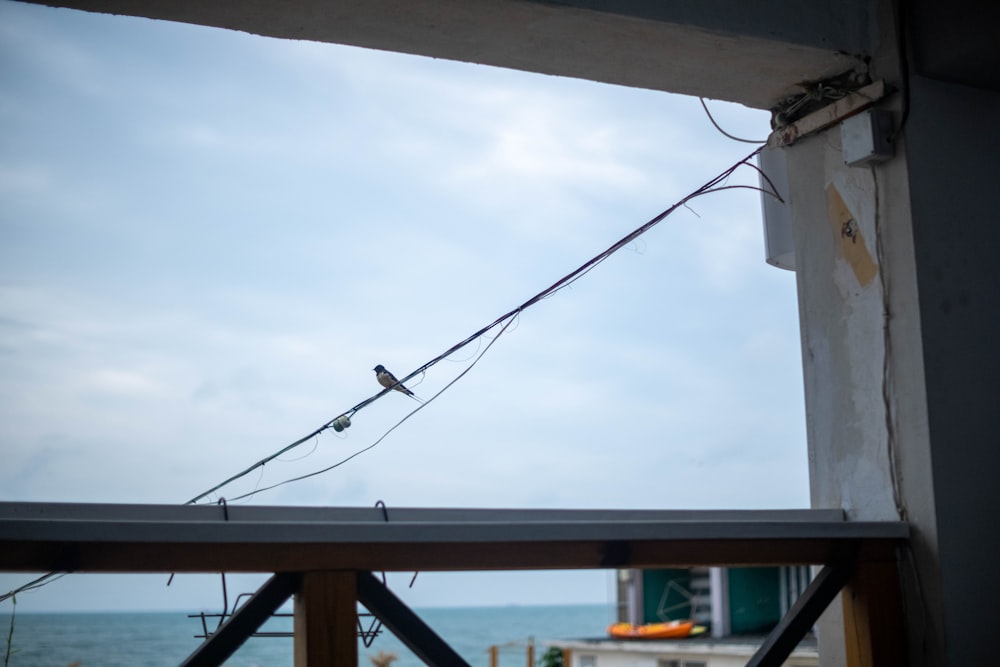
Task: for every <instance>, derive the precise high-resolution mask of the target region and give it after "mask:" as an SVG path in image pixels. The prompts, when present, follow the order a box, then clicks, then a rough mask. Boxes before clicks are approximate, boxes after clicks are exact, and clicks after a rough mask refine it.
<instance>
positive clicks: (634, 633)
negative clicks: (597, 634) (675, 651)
mask: <svg viewBox="0 0 1000 667" xmlns="http://www.w3.org/2000/svg"><path fill="white" fill-rule="evenodd" d="M704 631H705V626H703V625H695V624H694V621H667V622H665V623H646V624H644V625H632V624H631V623H615V624H614V625H609V626H608V634H609V635H611V636H612V637H614V638H615V639H682V638H684V637H690V636H692V635H700V634H701V633H702V632H704Z"/></svg>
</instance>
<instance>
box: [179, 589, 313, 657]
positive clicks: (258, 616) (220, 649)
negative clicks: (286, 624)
mask: <svg viewBox="0 0 1000 667" xmlns="http://www.w3.org/2000/svg"><path fill="white" fill-rule="evenodd" d="M300 578H301V577H300V575H299V574H297V573H291V572H279V573H277V574H275V575H274V576H272V577H271V578H270V579H268V580H267V582H266V583H265V584H264V585H263V586H261V587H260V589H259V590H258V591H257V592H256V593H254V594H253V596H252V597H251V598H250V599H249V600H247V602H246V604H244V605H243V606H242V607H240V608H239V609H237V610H236V611H234V612H233V615H232V616H230V617H229V620H227V621H226V622H225V623H223V624H222V625H221V626H220V627H219V629H218V630H217V631H215V632H214V633H212V636H210V637H208V638H207V639H206V640H205V641H204V642H202V644H201V646H199V647H198V648H197V649H196V650H195V652H194V653H192V654H191V655H190V656H189V657H188V659H187V660H185V661H184V662H182V663H181V667H219V665H221V664H222V663H223V662H225V661H226V659H227V658H229V656H231V655H232V654H233V653H235V652H236V650H237V649H238V648H239V647H240V646H242V645H243V642H245V641H246V640H247V639H249V638H250V635H252V634H253V633H254V632H256V631H257V629H258V628H259V627H260V626H261V625H263V624H264V622H265V621H266V620H267V619H268V618H270V617H271V614H273V613H274V612H276V611H277V610H278V608H279V607H281V605H283V604H284V603H285V601H287V600H288V598H290V597H291V596H292V594H293V593H295V591H296V589H297V588H298V586H299V580H300Z"/></svg>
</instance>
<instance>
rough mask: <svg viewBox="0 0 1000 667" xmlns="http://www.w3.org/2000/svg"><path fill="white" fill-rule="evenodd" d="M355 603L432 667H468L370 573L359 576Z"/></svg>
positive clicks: (361, 573)
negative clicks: (371, 614) (361, 605)
mask: <svg viewBox="0 0 1000 667" xmlns="http://www.w3.org/2000/svg"><path fill="white" fill-rule="evenodd" d="M358 601H359V602H361V604H363V605H364V606H365V608H366V609H368V611H370V612H371V613H373V614H374V615H375V616H377V617H378V619H379V620H380V621H382V624H383V625H384V626H385V627H387V628H389V630H391V631H392V633H393V634H394V635H396V638H397V639H399V641H401V642H403V643H404V644H406V646H407V648H409V649H410V650H411V651H413V652H414V654H416V656H417V657H418V658H420V659H421V660H423V661H424V663H425V664H427V665H430V666H431V667H469V663H467V662H466V661H465V660H464V659H463V658H462V656H460V655H459V654H458V653H456V652H455V650H454V649H453V648H452V647H450V646H449V645H448V644H447V643H446V642H445V641H444V640H443V639H441V637H439V636H438V635H437V633H435V632H434V631H433V630H431V628H430V627H429V626H428V625H427V624H426V623H424V622H423V620H421V619H420V617H419V616H417V615H416V614H414V613H413V611H412V610H411V609H410V608H409V607H407V606H406V605H405V604H403V601H402V600H400V599H399V598H397V597H396V596H395V595H393V593H392V591H390V590H389V589H388V588H386V586H385V585H384V584H383V583H382V582H380V581H379V580H378V579H376V578H375V577H374V575H372V574H371V573H370V572H359V573H358Z"/></svg>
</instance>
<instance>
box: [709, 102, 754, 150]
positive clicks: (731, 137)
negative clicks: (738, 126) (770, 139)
mask: <svg viewBox="0 0 1000 667" xmlns="http://www.w3.org/2000/svg"><path fill="white" fill-rule="evenodd" d="M698 101H699V102H701V108H702V109H704V110H705V115H707V116H708V119H709V120H710V121H712V125H714V126H715V129H717V130H718V131H719V132H721V133H722V134H723V135H724V136H726V137H728V138H730V139H732V140H733V141H740V142H743V143H744V144H766V143H767V139H764V140H763V141H760V140H756V139H741V138H739V137H734V136H733V135H731V134H729V133H728V132H726V131H725V130H723V129H722V128H721V127H719V124H718V123H716V122H715V118H714V117H713V116H712V112H711V111H709V110H708V105H707V104H705V98H704V97H699V98H698Z"/></svg>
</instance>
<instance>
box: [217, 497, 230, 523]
mask: <svg viewBox="0 0 1000 667" xmlns="http://www.w3.org/2000/svg"><path fill="white" fill-rule="evenodd" d="M215 504H216V505H222V516H223V517H224V518H225V519H226V521H229V503H227V502H226V499H225V498H219V499H218V500H217V501H216V502H215Z"/></svg>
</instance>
